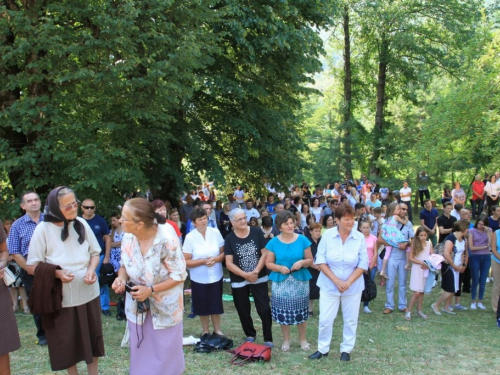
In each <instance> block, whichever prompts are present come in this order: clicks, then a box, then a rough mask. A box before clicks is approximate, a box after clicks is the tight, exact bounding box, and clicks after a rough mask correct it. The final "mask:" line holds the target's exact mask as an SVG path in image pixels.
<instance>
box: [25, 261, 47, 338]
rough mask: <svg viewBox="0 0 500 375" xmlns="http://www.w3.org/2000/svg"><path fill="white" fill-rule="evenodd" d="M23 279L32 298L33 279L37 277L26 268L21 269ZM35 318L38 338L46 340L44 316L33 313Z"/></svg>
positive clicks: (28, 294)
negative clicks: (43, 324)
mask: <svg viewBox="0 0 500 375" xmlns="http://www.w3.org/2000/svg"><path fill="white" fill-rule="evenodd" d="M21 279H22V280H23V283H24V290H25V291H26V296H27V297H28V298H30V292H31V288H33V281H34V280H35V277H34V276H32V275H30V274H29V273H28V272H26V271H25V270H21ZM33 319H34V320H35V326H36V337H38V340H46V337H45V330H44V329H43V326H42V316H41V315H33Z"/></svg>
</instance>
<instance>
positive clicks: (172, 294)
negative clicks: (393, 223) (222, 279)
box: [112, 198, 186, 375]
mask: <svg viewBox="0 0 500 375" xmlns="http://www.w3.org/2000/svg"><path fill="white" fill-rule="evenodd" d="M157 215H158V214H156V213H155V210H154V208H153V205H152V204H151V203H149V202H148V201H147V200H145V199H142V198H135V199H131V200H129V201H127V202H125V204H124V206H123V210H122V216H121V218H120V223H121V225H122V228H123V231H124V232H125V233H126V234H125V235H124V236H123V239H122V243H121V248H122V258H121V267H120V269H119V270H118V277H117V278H116V280H115V282H114V283H113V286H112V287H113V289H114V291H115V292H116V293H123V292H124V291H125V290H126V288H127V291H128V292H129V293H127V297H126V302H125V306H126V308H125V313H126V315H127V320H128V326H129V330H130V374H131V375H136V374H146V373H147V374H151V375H155V374H158V375H160V374H162V375H167V374H168V375H179V374H182V373H183V372H184V354H183V351H182V314H183V308H184V305H183V293H182V288H183V283H184V280H185V279H186V263H185V261H184V257H183V255H182V251H181V246H180V242H179V238H178V237H177V235H176V234H175V232H174V231H173V230H172V231H170V230H169V227H168V226H164V225H158V224H157V221H156V219H157Z"/></svg>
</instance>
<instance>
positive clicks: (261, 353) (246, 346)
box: [229, 341, 272, 366]
mask: <svg viewBox="0 0 500 375" xmlns="http://www.w3.org/2000/svg"><path fill="white" fill-rule="evenodd" d="M229 352H230V353H233V354H234V355H233V358H231V364H232V365H235V366H243V365H246V364H247V363H250V362H257V361H264V362H267V361H270V360H271V352H272V350H271V348H270V347H269V346H265V345H259V344H255V343H253V342H249V341H245V342H244V343H243V344H241V345H240V346H238V347H237V348H236V349H234V350H229Z"/></svg>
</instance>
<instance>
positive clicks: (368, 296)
mask: <svg viewBox="0 0 500 375" xmlns="http://www.w3.org/2000/svg"><path fill="white" fill-rule="evenodd" d="M363 278H364V279H365V289H364V290H363V293H361V302H370V301H373V300H374V299H375V298H377V284H375V281H373V280H371V278H370V270H368V273H363Z"/></svg>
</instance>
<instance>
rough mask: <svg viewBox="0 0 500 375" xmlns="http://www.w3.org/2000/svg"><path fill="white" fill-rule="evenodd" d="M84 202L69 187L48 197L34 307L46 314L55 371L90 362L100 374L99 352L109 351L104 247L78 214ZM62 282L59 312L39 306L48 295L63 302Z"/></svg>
mask: <svg viewBox="0 0 500 375" xmlns="http://www.w3.org/2000/svg"><path fill="white" fill-rule="evenodd" d="M78 203H79V202H78V200H77V199H76V197H75V193H74V192H73V190H71V189H70V188H68V187H65V186H60V187H57V188H55V189H53V190H52V191H51V192H50V193H49V196H48V197H47V202H46V203H45V212H44V218H43V222H42V223H40V224H38V225H37V227H36V229H35V231H34V233H33V237H32V238H31V242H30V246H29V253H28V260H27V262H26V265H27V269H28V272H29V273H30V274H32V275H36V277H35V282H34V285H33V290H32V292H31V295H30V307H32V308H31V312H32V313H34V314H37V313H38V314H43V315H42V319H43V326H44V328H45V333H46V335H47V342H48V346H49V357H50V365H51V368H52V370H53V371H60V370H67V371H68V374H78V370H77V368H76V364H77V363H78V362H80V361H85V362H86V363H87V371H88V373H89V374H95V375H97V373H98V368H97V364H98V357H103V356H104V341H103V333H102V324H101V304H100V302H99V285H98V283H96V281H97V275H96V272H95V270H96V267H97V265H98V264H99V254H100V252H101V247H100V246H99V243H98V242H97V239H96V237H95V235H94V233H93V232H92V229H91V228H90V226H89V225H88V224H87V222H86V221H85V220H84V219H81V218H79V217H77V213H78ZM54 277H55V280H54ZM40 282H43V284H39V283H40ZM61 283H62V302H61V301H58V303H56V304H55V309H56V311H55V313H53V314H49V313H48V311H42V310H39V309H40V308H41V307H45V305H46V303H45V301H46V300H47V299H52V300H56V301H57V299H58V297H59V296H60V294H59V293H57V292H54V291H53V290H57V289H58V288H60V287H61ZM52 285H54V287H53V288H52V287H51V286H52ZM34 294H35V296H34ZM57 305H58V306H57ZM61 306H62V308H61Z"/></svg>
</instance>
